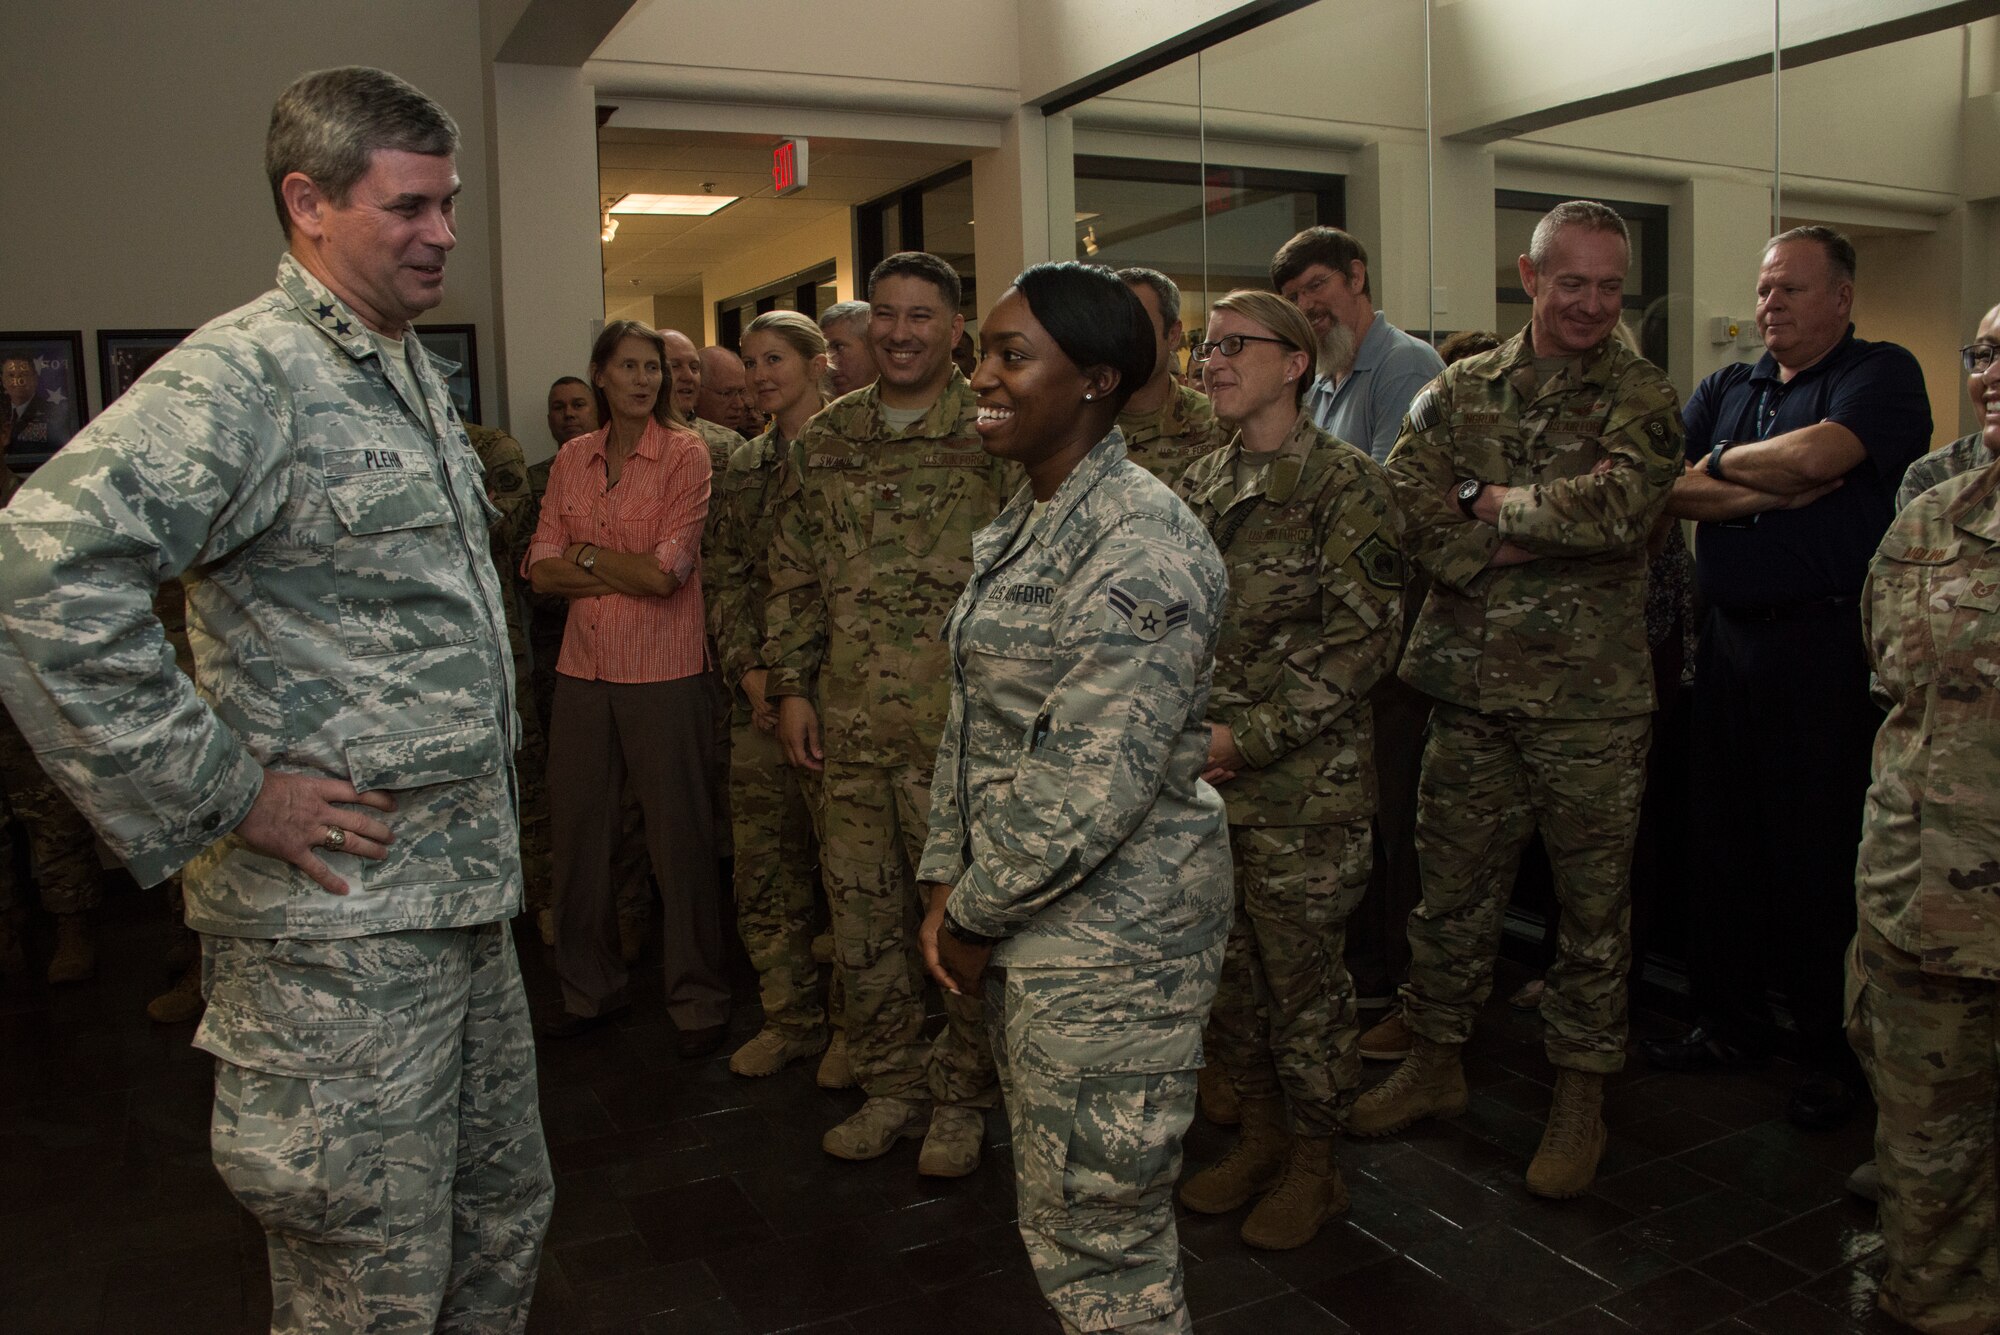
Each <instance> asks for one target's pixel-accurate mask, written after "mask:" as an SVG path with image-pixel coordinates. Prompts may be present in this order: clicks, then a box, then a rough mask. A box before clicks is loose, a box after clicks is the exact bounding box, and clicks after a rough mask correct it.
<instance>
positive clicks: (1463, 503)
mask: <svg viewBox="0 0 2000 1335" xmlns="http://www.w3.org/2000/svg"><path fill="white" fill-rule="evenodd" d="M1485 490H1486V484H1485V483H1484V482H1481V481H1480V480H1479V479H1478V478H1476V477H1469V478H1467V479H1465V481H1463V482H1461V483H1459V484H1458V490H1457V491H1455V492H1453V493H1452V495H1453V496H1455V497H1457V498H1458V508H1459V509H1460V510H1462V511H1464V512H1465V517H1466V518H1467V519H1477V518H1479V516H1478V515H1475V514H1473V513H1472V507H1473V506H1474V505H1476V504H1478V503H1479V493H1480V492H1482V491H1485Z"/></svg>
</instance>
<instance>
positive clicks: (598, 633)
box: [524, 320, 729, 1050]
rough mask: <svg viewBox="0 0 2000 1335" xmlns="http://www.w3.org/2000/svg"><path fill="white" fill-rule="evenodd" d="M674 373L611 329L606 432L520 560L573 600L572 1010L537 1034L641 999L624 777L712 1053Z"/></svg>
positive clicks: (682, 979) (565, 893) (700, 738)
mask: <svg viewBox="0 0 2000 1335" xmlns="http://www.w3.org/2000/svg"><path fill="white" fill-rule="evenodd" d="M665 363H666V350H665V346H664V344H663V343H662V341H661V339H660V336H659V335H658V334H657V333H655V332H654V331H653V330H651V329H649V328H647V327H646V326H645V325H642V324H639V323H638V322H637V321H633V320H619V321H615V322H614V323H612V324H609V325H607V326H606V327H605V329H604V332H603V333H602V334H601V335H599V337H598V339H597V343H596V345H595V346H594V347H593V348H592V349H591V354H590V380H591V384H592V385H593V387H594V388H595V390H596V395H597V412H598V420H599V421H601V422H603V423H605V425H604V426H603V427H601V428H600V429H598V430H597V431H594V432H592V433H591V434H590V435H587V436H579V437H578V438H577V439H575V440H573V441H570V442H569V443H568V444H567V445H564V446H563V447H562V451H561V453H560V454H559V455H558V456H557V457H556V461H555V465H554V466H553V467H552V468H551V469H550V470H549V489H548V493H547V495H546V496H545V497H544V498H543V501H542V516H541V523H540V525H539V526H538V527H537V528H536V530H535V537H534V541H533V543H532V544H531V545H530V546H529V548H528V555H527V559H526V561H525V563H524V564H525V567H526V571H527V574H528V577H529V579H530V580H531V581H532V582H533V584H534V587H535V589H536V590H537V591H539V592H542V593H549V594H555V595H559V596H561V597H565V598H568V599H570V610H569V622H568V627H567V629H566V630H565V631H564V632H563V642H562V654H561V656H560V657H558V658H557V659H556V696H555V710H554V716H553V718H552V719H551V721H550V725H549V824H550V829H549V833H550V844H551V852H552V854H553V860H554V880H555V897H556V901H557V906H558V907H557V910H556V913H557V918H556V973H557V975H558V976H559V977H560V978H561V980H562V990H563V1014H562V1015H561V1016H560V1017H555V1018H552V1019H550V1020H548V1021H546V1022H545V1023H544V1024H543V1025H542V1033H543V1034H544V1035H545V1036H547V1037H551V1038H567V1037H571V1036H573V1035H576V1034H580V1033H583V1032H585V1031H586V1030H589V1029H593V1028H596V1027H597V1026H598V1025H600V1024H602V1023H604V1022H605V1021H606V1020H608V1019H610V1018H611V1017H612V1016H614V1015H616V1014H617V1013H618V1012H620V1011H622V1010H624V1009H625V1008H626V1006H628V1005H629V1004H630V998H629V996H628V985H629V981H630V980H629V978H628V977H627V974H626V968H625V962H624V960H623V958H622V957H621V956H620V954H619V949H618V924H617V915H616V911H615V907H614V893H615V887H614V885H613V884H612V876H611V866H612V853H613V851H614V849H615V847H616V845H617V839H618V813H619V808H620V805H621V801H620V794H621V792H622V791H623V789H624V787H625V784H626V780H627V779H628V777H629V779H630V780H631V786H632V791H633V792H634V794H635V795H636V797H637V799H638V802H639V808H640V811H641V813H642V814H643V816H644V817H645V830H646V848H647V852H648V853H649V854H650V855H651V858H652V863H653V875H654V877H655V879H657V880H658V882H659V885H660V894H661V899H662V901H663V905H664V910H665V911H664V927H665V934H666V996H667V1013H668V1015H669V1016H671V1017H672V1019H673V1021H674V1023H675V1025H676V1026H677V1027H678V1028H679V1029H680V1031H681V1035H682V1040H681V1043H682V1047H683V1049H686V1048H687V1047H688V1046H689V1045H690V1044H691V1043H694V1044H700V1043H706V1045H707V1047H708V1048H709V1049H711V1050H712V1049H713V1047H714V1046H715V1045H716V1044H717V1043H719V1042H720V1041H721V1038H722V1033H723V1029H724V1026H725V1025H726V1024H727V1021H728V1019H729V990H728V986H727V984H726V983H724V981H723V979H722V971H721V961H722V924H721V917H720V904H719V898H718V894H717V888H716V885H715V871H714V869H715V856H714V836H715V832H714V829H713V824H712V816H711V804H710V801H709V796H708V792H707V784H708V773H709V764H710V752H711V749H712V747H713V745H714V742H713V737H714V733H713V729H712V724H711V718H710V710H711V702H710V695H709V689H708V684H707V681H706V678H705V677H704V675H703V674H704V672H705V671H706V669H707V653H706V650H705V648H704V642H703V638H702V600H701V566H700V552H701V530H702V522H703V520H704V519H705V518H706V517H707V515H708V494H709V459H708V448H707V446H706V445H704V444H703V443H702V440H701V438H700V437H699V436H696V435H695V434H694V433H692V432H690V431H688V430H686V429H685V428H683V427H680V426H678V425H676V424H675V423H674V422H673V420H672V418H671V416H670V415H669V412H668V405H667V401H666V399H665V398H664V397H663V396H662V394H661V392H660V391H661V384H662V378H663V375H662V368H663V367H664V365H665Z"/></svg>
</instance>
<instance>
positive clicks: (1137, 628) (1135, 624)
mask: <svg viewBox="0 0 2000 1335" xmlns="http://www.w3.org/2000/svg"><path fill="white" fill-rule="evenodd" d="M1104 596H1105V598H1106V600H1107V601H1109V602H1110V604H1111V610H1112V611H1114V612H1116V613H1117V614H1118V615H1119V617H1120V618H1121V619H1123V621H1124V622H1125V626H1126V628H1127V629H1128V630H1130V631H1131V632H1132V633H1133V634H1134V635H1136V636H1138V637H1139V638H1140V639H1142V640H1144V641H1146V642H1147V643H1148V644H1150V643H1152V642H1153V641H1154V640H1157V639H1159V638H1160V637H1161V636H1163V635H1165V634H1166V633H1167V632H1168V631H1170V630H1172V629H1174V628H1175V627H1176V626H1185V625H1186V624H1187V619H1188V600H1187V599H1185V598H1182V599H1180V600H1178V601H1177V602H1172V603H1167V604H1165V605H1162V604H1160V603H1158V602H1155V601H1154V600H1153V599H1151V598H1141V597H1139V596H1138V595H1137V594H1135V593H1133V592H1132V591H1131V590H1130V589H1128V588H1126V587H1125V586H1124V585H1122V584H1113V585H1112V586H1111V587H1110V588H1108V589H1107V590H1105V594H1104Z"/></svg>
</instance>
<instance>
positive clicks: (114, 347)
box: [97, 329, 194, 408]
mask: <svg viewBox="0 0 2000 1335" xmlns="http://www.w3.org/2000/svg"><path fill="white" fill-rule="evenodd" d="M193 332H194V331H193V330H192V329H100V330H98V331H97V387H98V388H99V389H100V390H102V391H103V393H104V406H105V407H107V408H109V407H110V406H111V401H112V400H113V399H115V398H117V397H118V396H119V395H120V394H123V393H124V392H125V391H126V390H128V389H130V388H132V385H133V382H135V381H137V380H138V378H139V377H140V376H142V375H144V374H146V368H148V367H149V366H151V365H152V364H153V363H154V362H156V361H158V360H160V358H162V357H164V356H165V355H166V354H167V353H169V352H171V351H173V349H174V348H175V347H177V346H178V345H179V344H180V341H181V340H182V339H184V338H186V337H187V336H188V335H189V334H191V333H193Z"/></svg>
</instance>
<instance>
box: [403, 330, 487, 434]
mask: <svg viewBox="0 0 2000 1335" xmlns="http://www.w3.org/2000/svg"><path fill="white" fill-rule="evenodd" d="M411 328H412V329H413V330H415V332H416V335H417V338H418V340H419V341H421V342H422V343H423V345H424V346H425V347H426V348H428V349H429V350H430V351H432V352H435V353H436V354H437V355H438V356H440V357H442V358H444V359H445V360H446V361H452V362H457V363H458V369H457V370H456V371H454V372H452V373H451V375H450V376H449V377H448V378H446V380H445V382H444V383H445V388H447V389H449V390H450V391H451V403H452V406H453V407H454V408H456V409H458V415H459V416H460V417H462V418H464V419H465V420H466V421H468V422H477V421H478V420H479V336H478V335H477V334H476V333H475V332H474V331H473V327H472V326H471V325H469V324H420V325H412V326H411Z"/></svg>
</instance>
